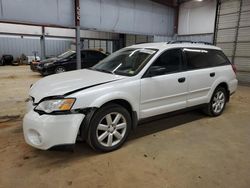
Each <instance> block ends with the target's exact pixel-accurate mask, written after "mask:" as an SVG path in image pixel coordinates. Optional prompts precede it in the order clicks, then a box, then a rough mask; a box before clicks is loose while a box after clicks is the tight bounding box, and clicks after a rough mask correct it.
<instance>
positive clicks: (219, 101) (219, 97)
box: [212, 91, 226, 114]
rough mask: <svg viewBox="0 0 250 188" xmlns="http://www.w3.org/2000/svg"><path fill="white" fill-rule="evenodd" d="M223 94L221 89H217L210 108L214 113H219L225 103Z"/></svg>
mask: <svg viewBox="0 0 250 188" xmlns="http://www.w3.org/2000/svg"><path fill="white" fill-rule="evenodd" d="M225 101H226V100H225V94H224V93H223V92H222V91H218V92H217V93H216V94H215V95H214V98H213V102H212V109H213V111H214V113H216V114H219V113H220V112H221V111H222V110H223V108H224V105H225Z"/></svg>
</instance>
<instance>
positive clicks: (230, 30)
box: [215, 0, 250, 83]
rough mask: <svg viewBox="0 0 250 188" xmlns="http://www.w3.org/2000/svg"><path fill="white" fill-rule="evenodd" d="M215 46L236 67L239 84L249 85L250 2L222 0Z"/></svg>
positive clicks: (247, 0)
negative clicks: (220, 49) (246, 83)
mask: <svg viewBox="0 0 250 188" xmlns="http://www.w3.org/2000/svg"><path fill="white" fill-rule="evenodd" d="M215 42H216V45H217V46H219V47H221V48H222V49H223V51H224V52H225V54H226V55H227V56H228V57H229V59H230V60H231V61H232V62H233V63H234V64H235V65H236V67H237V70H238V72H237V77H238V79H239V81H241V82H248V83H250V1H249V0H223V1H221V5H220V7H219V10H218V18H217V26H216V32H215Z"/></svg>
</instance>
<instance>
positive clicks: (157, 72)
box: [147, 66, 166, 77]
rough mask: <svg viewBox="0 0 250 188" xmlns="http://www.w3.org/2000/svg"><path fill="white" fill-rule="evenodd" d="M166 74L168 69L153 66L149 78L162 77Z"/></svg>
mask: <svg viewBox="0 0 250 188" xmlns="http://www.w3.org/2000/svg"><path fill="white" fill-rule="evenodd" d="M165 73H166V68H165V67H162V66H152V67H150V68H149V70H148V73H147V76H148V77H152V76H157V75H162V74H165Z"/></svg>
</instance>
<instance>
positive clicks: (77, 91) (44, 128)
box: [23, 41, 238, 151]
mask: <svg viewBox="0 0 250 188" xmlns="http://www.w3.org/2000/svg"><path fill="white" fill-rule="evenodd" d="M237 84H238V81H237V79H236V75H235V67H234V65H232V64H231V63H230V62H229V60H228V59H227V58H226V56H225V55H224V54H223V52H222V50H221V49H220V48H218V47H215V46H212V45H208V44H205V43H194V42H181V41H175V42H168V43H148V44H139V45H133V46H130V47H127V48H123V49H121V50H119V51H117V52H115V53H113V54H111V55H110V56H108V57H107V58H105V59H104V60H102V61H101V62H99V63H98V64H97V65H95V66H94V67H92V68H90V69H83V70H77V71H71V72H66V73H61V74H57V75H53V76H48V77H45V78H43V79H41V80H39V81H38V82H36V83H35V84H34V85H33V86H32V87H31V88H30V92H29V99H28V100H27V103H28V105H27V106H28V112H27V114H26V115H25V117H24V120H23V131H24V137H25V140H26V142H27V143H28V144H30V145H31V146H33V147H36V148H39V149H44V150H46V149H49V148H52V147H54V146H59V145H72V144H75V142H76V139H77V138H78V137H80V138H83V139H85V140H86V141H87V142H88V144H89V145H90V146H91V147H92V148H94V149H95V150H98V151H112V150H115V149H117V148H119V147H120V146H121V145H122V144H123V143H124V142H125V140H126V138H127V137H128V135H129V132H130V131H131V130H132V129H135V128H136V126H137V124H138V122H139V121H140V120H142V119H145V118H149V117H152V116H156V115H160V114H164V113H168V112H173V111H177V110H181V109H188V108H190V107H200V108H203V109H204V112H206V113H207V114H208V115H210V116H218V115H220V114H221V113H222V112H223V110H224V108H225V106H226V103H227V102H228V101H229V98H230V95H231V94H233V93H234V92H235V90H236V88H237Z"/></svg>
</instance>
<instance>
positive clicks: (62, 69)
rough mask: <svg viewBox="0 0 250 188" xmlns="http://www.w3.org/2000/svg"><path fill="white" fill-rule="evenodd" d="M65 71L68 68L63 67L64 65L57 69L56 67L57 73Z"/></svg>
mask: <svg viewBox="0 0 250 188" xmlns="http://www.w3.org/2000/svg"><path fill="white" fill-rule="evenodd" d="M63 72H66V69H65V68H64V67H62V66H60V67H56V69H55V73H56V74H59V73H63Z"/></svg>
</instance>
